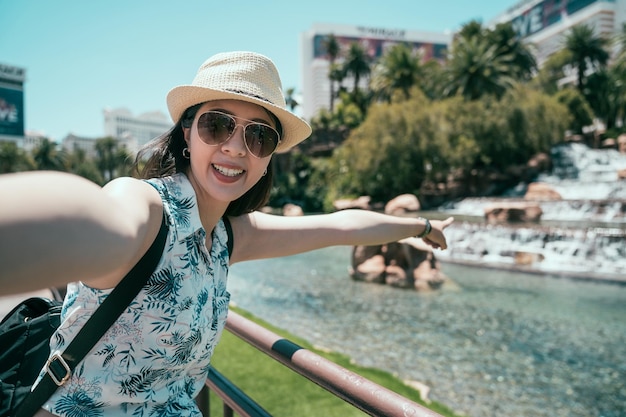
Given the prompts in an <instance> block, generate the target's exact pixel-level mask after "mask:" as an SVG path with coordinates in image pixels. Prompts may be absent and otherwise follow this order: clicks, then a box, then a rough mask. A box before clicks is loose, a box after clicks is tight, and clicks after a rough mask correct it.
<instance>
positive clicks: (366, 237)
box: [231, 210, 454, 263]
mask: <svg viewBox="0 0 626 417" xmlns="http://www.w3.org/2000/svg"><path fill="white" fill-rule="evenodd" d="M453 221H454V219H453V218H452V217H450V218H448V219H446V220H432V221H431V225H432V230H431V232H430V233H429V234H428V236H426V237H425V238H424V242H425V243H427V244H429V245H430V246H432V247H434V248H440V249H446V248H447V246H448V245H447V242H446V238H445V235H444V233H443V232H444V229H445V228H446V227H448V226H449V225H450V224H451V223H452V222H453ZM231 222H232V224H233V232H234V250H233V257H232V259H231V261H232V262H233V263H235V262H239V261H245V260H251V259H262V258H273V257H279V256H287V255H293V254H296V253H302V252H307V251H310V250H315V249H320V248H323V247H327V246H335V245H380V244H384V243H389V242H394V241H397V240H400V239H404V238H406V237H409V236H416V235H419V234H420V233H422V232H423V231H424V228H425V226H426V224H425V222H424V221H423V220H420V219H417V218H409V217H398V216H391V215H386V214H381V213H376V212H373V211H367V210H343V211H338V212H334V213H330V214H321V215H310V216H301V217H283V216H273V215H269V214H264V213H260V212H254V213H251V214H249V215H243V216H239V217H235V218H233V219H231Z"/></svg>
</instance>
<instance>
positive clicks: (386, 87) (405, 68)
mask: <svg viewBox="0 0 626 417" xmlns="http://www.w3.org/2000/svg"><path fill="white" fill-rule="evenodd" d="M421 62H422V57H421V54H419V53H416V52H413V51H412V50H411V48H410V47H409V46H408V45H406V44H403V43H399V44H396V45H393V46H392V47H391V48H389V49H388V50H387V51H386V52H385V53H384V54H383V56H382V57H381V59H380V61H379V62H378V63H377V65H376V66H375V67H374V74H373V75H372V89H373V90H374V91H375V92H376V94H377V95H379V97H381V98H383V99H385V100H387V101H391V97H392V96H393V92H394V91H395V90H400V91H401V92H402V94H403V95H404V98H405V99H409V98H410V95H411V94H410V91H411V88H412V87H413V86H415V85H418V83H419V79H420V76H421V75H422V74H421V73H422V71H421Z"/></svg>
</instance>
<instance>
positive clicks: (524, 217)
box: [484, 202, 543, 224]
mask: <svg viewBox="0 0 626 417" xmlns="http://www.w3.org/2000/svg"><path fill="white" fill-rule="evenodd" d="M484 212H485V219H486V220H487V222H488V223H492V224H493V223H527V222H534V223H537V222H539V220H541V215H542V214H543V210H541V207H540V206H539V204H536V203H530V202H527V203H526V202H512V203H507V202H500V203H497V204H492V205H490V206H487V207H485V209H484Z"/></svg>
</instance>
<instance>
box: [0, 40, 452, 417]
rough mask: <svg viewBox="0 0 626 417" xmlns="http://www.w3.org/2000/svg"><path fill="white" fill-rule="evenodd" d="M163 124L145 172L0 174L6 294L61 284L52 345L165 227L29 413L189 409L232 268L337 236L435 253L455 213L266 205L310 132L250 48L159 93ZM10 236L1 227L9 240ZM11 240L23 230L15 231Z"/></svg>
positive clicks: (271, 70) (59, 346) (58, 346)
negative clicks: (104, 328)
mask: <svg viewBox="0 0 626 417" xmlns="http://www.w3.org/2000/svg"><path fill="white" fill-rule="evenodd" d="M167 103H168V108H169V111H170V114H171V116H172V119H173V121H174V122H175V125H174V127H173V128H172V129H171V130H170V131H169V132H168V133H166V134H165V135H163V136H162V137H160V138H158V139H156V140H155V141H154V142H153V143H151V144H149V146H148V147H147V148H146V149H144V150H143V151H142V152H141V153H140V155H138V160H141V159H142V156H147V158H148V159H147V162H146V164H145V166H144V167H143V169H142V176H143V177H144V178H145V179H144V180H138V179H133V178H119V179H116V180H113V181H111V182H110V183H108V184H107V185H106V186H104V187H103V188H99V187H98V186H96V185H94V184H92V183H90V182H88V181H86V180H84V179H81V178H78V177H75V176H72V175H69V174H62V173H41V172H34V173H23V174H11V175H6V176H3V177H0V191H2V195H5V196H12V198H11V199H10V201H7V202H6V203H3V204H2V205H1V206H2V207H0V264H1V265H3V267H2V271H1V272H0V274H2V282H1V283H2V288H3V289H4V292H6V293H11V292H13V293H15V292H24V291H29V290H33V289H36V288H43V287H56V286H64V285H66V284H67V285H68V287H67V295H66V298H65V302H64V309H63V315H62V324H61V326H60V328H59V329H58V330H57V333H56V334H55V336H53V337H52V340H51V354H53V353H55V352H58V351H62V350H63V348H64V346H66V345H67V343H68V342H69V341H70V340H71V339H72V337H73V336H74V335H75V334H76V332H77V330H78V329H80V327H81V326H82V324H83V323H84V322H85V321H86V320H87V318H88V317H89V315H90V313H91V312H92V311H93V310H94V309H95V308H97V306H98V305H99V303H100V302H101V301H102V299H103V298H104V297H105V296H106V295H107V294H108V293H109V292H110V290H111V289H112V288H114V287H115V286H116V285H117V283H119V281H120V280H121V279H122V278H123V277H124V275H125V274H126V273H127V272H128V271H129V270H130V269H131V268H132V267H133V265H134V264H135V263H136V262H137V261H138V260H139V259H140V258H141V257H142V255H143V254H144V253H145V252H146V250H147V249H148V247H149V246H150V245H151V243H152V242H153V240H154V239H155V236H156V234H157V232H158V230H159V227H160V224H161V219H162V218H163V214H165V218H166V220H167V222H168V224H169V234H168V237H167V243H166V246H165V250H164V252H163V255H162V257H161V260H160V263H159V265H158V266H157V268H156V270H155V272H154V273H153V274H152V276H151V277H150V280H149V281H148V283H147V285H146V286H145V287H144V288H143V290H142V291H141V292H140V294H139V295H138V296H137V298H136V299H135V300H134V301H133V303H132V304H131V305H130V306H129V307H128V308H127V309H126V311H125V312H124V313H123V314H122V315H121V316H120V318H119V319H118V320H117V321H116V323H115V324H114V325H113V326H112V327H111V328H110V329H109V330H108V332H107V333H106V334H105V336H104V337H103V338H102V339H101V340H100V341H99V343H98V344H97V345H96V347H95V348H94V349H93V350H92V351H91V352H90V354H89V355H88V356H87V357H86V358H85V359H84V360H83V362H82V363H81V365H79V366H78V367H77V369H76V371H75V372H74V374H73V375H72V377H71V378H70V380H69V381H68V382H67V383H65V384H64V385H63V386H61V387H60V388H59V389H58V390H57V391H56V393H55V394H54V395H53V396H52V398H50V400H49V401H48V402H47V403H46V404H45V405H44V407H43V409H42V410H41V411H40V412H39V413H38V414H37V415H38V416H50V415H58V416H69V415H76V414H75V413H76V410H90V415H101V416H107V417H109V416H139V415H146V416H147V415H153V413H154V414H156V415H169V414H173V415H180V416H200V413H199V411H198V409H197V407H196V405H195V402H194V398H195V396H196V395H197V394H198V393H199V391H200V389H201V388H202V386H203V383H204V380H205V378H206V374H207V370H208V367H209V362H210V358H211V354H212V353H213V349H214V347H215V344H216V343H217V341H218V339H219V337H220V334H221V332H222V329H223V327H224V324H225V320H226V313H227V310H228V301H229V294H228V292H227V291H226V277H227V273H228V267H229V265H230V264H233V263H236V262H241V261H246V260H252V259H261V258H271V257H278V256H286V255H292V254H296V253H301V252H305V251H309V250H313V249H318V248H322V247H326V246H332V245H375V244H382V243H386V242H390V241H396V240H399V239H402V238H405V237H409V236H416V235H417V236H420V237H422V238H423V239H424V241H425V242H426V243H428V244H429V245H431V246H432V247H434V248H441V249H445V248H446V246H447V244H446V240H445V236H444V234H443V230H444V229H445V228H446V227H447V226H448V225H449V224H450V223H451V222H452V218H449V219H447V220H445V221H432V222H428V221H425V220H424V219H412V218H402V217H394V216H386V215H382V214H378V213H374V212H369V211H361V210H351V211H340V212H336V213H331V214H325V215H315V216H303V217H282V216H273V215H268V214H263V213H260V212H258V211H256V210H257V209H259V208H261V207H262V206H263V205H264V204H265V203H266V202H267V199H268V196H269V192H270V187H271V178H272V169H271V164H270V161H271V155H272V154H273V153H274V152H284V151H286V150H288V149H289V148H291V147H293V146H294V145H296V144H297V143H299V142H301V141H302V140H304V139H306V138H307V137H308V136H309V135H310V133H311V129H310V127H309V125H308V124H307V123H306V122H305V121H303V120H302V119H300V118H299V117H297V116H295V115H293V114H292V113H290V112H289V111H288V110H286V105H285V100H284V98H283V94H282V89H281V82H280V78H279V75H278V72H277V70H276V68H275V67H274V64H273V63H272V62H271V61H270V60H269V59H268V58H266V57H264V56H262V55H259V54H256V53H250V52H231V53H223V54H218V55H215V56H213V57H211V58H209V59H208V60H207V61H206V62H205V63H204V64H203V65H202V66H201V67H200V69H199V70H198V73H197V75H196V77H195V79H194V80H193V82H192V84H191V85H184V86H179V87H176V88H174V89H172V90H171V91H170V92H169V94H168V97H167ZM9 236H10V237H9ZM17 237H19V238H17Z"/></svg>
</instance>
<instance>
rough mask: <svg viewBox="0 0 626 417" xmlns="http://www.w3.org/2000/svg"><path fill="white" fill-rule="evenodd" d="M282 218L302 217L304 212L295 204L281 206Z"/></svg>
mask: <svg viewBox="0 0 626 417" xmlns="http://www.w3.org/2000/svg"><path fill="white" fill-rule="evenodd" d="M283 216H288V217H294V216H304V211H303V210H302V207H300V206H299V205H297V204H292V203H287V204H285V205H284V206H283Z"/></svg>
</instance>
